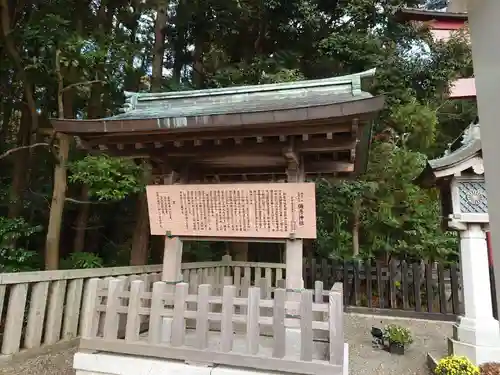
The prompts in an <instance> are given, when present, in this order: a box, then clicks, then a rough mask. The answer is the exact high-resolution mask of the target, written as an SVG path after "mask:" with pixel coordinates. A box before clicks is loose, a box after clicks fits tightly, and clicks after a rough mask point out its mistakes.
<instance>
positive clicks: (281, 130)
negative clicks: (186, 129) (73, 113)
mask: <svg viewBox="0 0 500 375" xmlns="http://www.w3.org/2000/svg"><path fill="white" fill-rule="evenodd" d="M351 121H352V119H351V118H344V119H343V122H342V123H332V122H331V121H328V122H326V121H325V122H324V123H315V124H311V125H301V126H297V124H294V125H293V127H280V126H276V127H272V126H268V127H265V128H261V129H235V130H232V131H218V132H203V131H200V132H198V133H197V134H196V135H193V134H190V133H170V132H168V131H147V132H128V133H127V132H119V133H105V134H103V133H98V134H92V133H90V134H88V135H86V134H85V135H83V134H82V137H83V138H84V139H85V140H86V141H88V142H89V144H90V145H98V144H104V143H105V144H108V143H123V144H127V143H128V144H131V143H136V142H141V143H152V142H167V141H191V142H192V141H194V140H195V139H196V140H214V139H234V138H235V137H240V138H245V137H253V138H255V137H257V136H260V137H273V136H274V137H280V136H282V137H285V136H290V135H299V136H302V134H309V135H313V134H326V133H333V134H339V133H351V130H352V124H351Z"/></svg>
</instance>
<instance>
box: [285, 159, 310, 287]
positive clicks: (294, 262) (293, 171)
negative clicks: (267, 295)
mask: <svg viewBox="0 0 500 375" xmlns="http://www.w3.org/2000/svg"><path fill="white" fill-rule="evenodd" d="M304 180H305V174H304V169H303V167H302V166H300V165H299V164H298V163H292V164H290V165H289V167H288V169H287V182H304ZM303 242H304V241H303V240H302V239H290V240H287V241H286V245H285V265H286V288H287V289H302V288H303V287H304V278H303V275H302V257H303V247H304V243H303Z"/></svg>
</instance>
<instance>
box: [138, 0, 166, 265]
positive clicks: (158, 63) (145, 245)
mask: <svg viewBox="0 0 500 375" xmlns="http://www.w3.org/2000/svg"><path fill="white" fill-rule="evenodd" d="M166 24H167V1H162V0H160V1H159V2H158V6H157V9H156V21H155V44H154V47H153V66H152V76H151V91H152V92H159V91H161V86H162V77H163V55H164V53H165V31H164V30H165V26H166ZM147 169H148V168H147ZM150 178H151V175H150V171H149V169H148V170H147V171H145V179H146V181H147V182H149V180H150ZM136 209H137V211H136V212H137V222H136V224H135V228H134V234H133V237H132V250H131V253H130V264H132V265H143V264H146V263H147V259H148V249H149V237H150V234H149V216H148V209H147V198H146V193H142V194H141V195H140V196H139V199H138V200H137V208H136Z"/></svg>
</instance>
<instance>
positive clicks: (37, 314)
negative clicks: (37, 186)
mask: <svg viewBox="0 0 500 375" xmlns="http://www.w3.org/2000/svg"><path fill="white" fill-rule="evenodd" d="M345 266H346V267H344V264H343V263H334V262H331V261H326V260H323V261H310V260H307V259H306V260H305V262H304V277H305V284H306V287H307V288H309V289H310V288H313V286H314V285H313V282H314V280H316V281H317V280H320V281H322V282H323V284H324V285H325V289H327V290H328V289H330V288H331V287H332V286H333V285H334V283H335V282H340V283H342V284H343V289H344V305H345V307H346V310H347V311H358V312H369V313H381V314H386V315H403V316H405V315H407V316H417V317H422V318H435V319H454V318H455V315H456V314H457V312H460V311H461V309H462V304H461V291H460V285H459V280H460V277H459V273H458V269H457V266H455V265H451V266H446V267H445V266H443V265H427V266H421V265H419V264H417V265H413V264H412V265H407V264H405V263H394V264H393V265H392V266H391V265H386V264H381V263H378V264H361V263H360V264H357V263H356V264H353V263H346V264H345ZM391 267H392V268H391ZM391 270H392V271H391ZM160 271H161V265H153V266H137V267H113V268H100V269H85V270H60V271H37V272H21V273H5V274H0V361H1V360H2V359H8V358H10V357H12V356H13V355H15V356H18V355H19V354H22V353H27V352H28V353H31V354H37V353H39V352H43V351H44V350H46V349H47V348H49V347H53V345H54V344H61V345H63V346H64V345H65V343H66V342H68V341H71V340H72V339H74V338H77V337H79V336H80V333H81V325H82V324H81V321H82V318H83V317H82V312H81V309H82V300H83V297H84V295H85V294H86V293H87V292H86V290H87V284H88V282H89V280H90V279H91V278H109V277H128V278H131V280H133V279H141V280H143V281H144V282H145V283H148V284H152V283H153V282H155V281H158V280H159V278H160V274H159V273H160ZM182 272H183V280H184V281H189V283H190V285H192V287H191V288H192V289H190V291H189V292H190V293H191V294H194V293H195V292H196V290H197V288H198V286H199V285H201V284H206V283H214V284H218V285H222V284H223V281H224V276H227V275H231V276H232V277H233V284H234V285H235V286H236V287H237V288H240V290H241V293H243V294H242V295H240V296H243V297H246V295H245V294H244V293H246V290H248V289H249V287H250V286H251V285H258V286H261V287H262V288H264V286H265V289H266V290H272V289H273V288H276V287H278V286H279V285H278V281H279V280H282V279H283V278H285V277H286V272H285V265H284V264H280V263H255V262H235V261H231V259H230V257H227V256H225V257H224V258H223V259H222V260H221V261H216V262H198V263H184V264H182ZM391 272H392V275H391ZM427 290H430V291H432V292H431V293H427Z"/></svg>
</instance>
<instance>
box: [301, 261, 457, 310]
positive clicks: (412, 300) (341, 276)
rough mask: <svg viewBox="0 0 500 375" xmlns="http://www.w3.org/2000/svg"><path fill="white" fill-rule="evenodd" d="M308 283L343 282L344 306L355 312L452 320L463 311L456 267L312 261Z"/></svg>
mask: <svg viewBox="0 0 500 375" xmlns="http://www.w3.org/2000/svg"><path fill="white" fill-rule="evenodd" d="M304 280H305V285H306V287H311V286H312V284H313V282H314V281H315V280H321V281H323V283H324V285H325V287H329V286H331V285H333V284H334V283H335V282H342V283H343V286H344V304H345V305H346V306H349V307H350V308H351V310H352V311H363V308H366V309H372V310H374V311H375V309H383V311H382V312H385V313H388V314H390V315H395V314H397V313H398V311H407V312H414V313H416V314H413V316H421V317H427V318H430V317H434V318H438V319H441V318H442V319H451V320H453V319H455V317H456V315H458V314H461V313H462V311H463V304H462V301H463V299H462V290H461V283H460V282H461V279H460V272H459V267H458V265H456V264H449V265H444V264H441V263H427V264H425V263H422V262H420V263H413V264H409V263H407V262H405V261H399V260H392V261H391V262H390V263H389V264H384V263H382V262H364V263H363V262H356V261H351V262H334V261H329V260H326V259H323V260H321V261H316V260H314V259H313V260H310V259H308V260H305V262H304ZM388 310H391V312H388ZM410 315H411V314H410Z"/></svg>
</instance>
